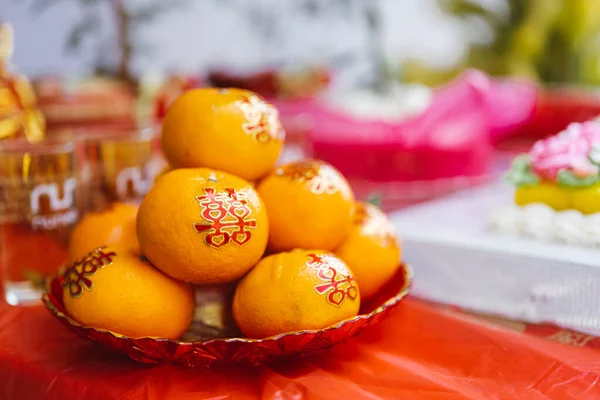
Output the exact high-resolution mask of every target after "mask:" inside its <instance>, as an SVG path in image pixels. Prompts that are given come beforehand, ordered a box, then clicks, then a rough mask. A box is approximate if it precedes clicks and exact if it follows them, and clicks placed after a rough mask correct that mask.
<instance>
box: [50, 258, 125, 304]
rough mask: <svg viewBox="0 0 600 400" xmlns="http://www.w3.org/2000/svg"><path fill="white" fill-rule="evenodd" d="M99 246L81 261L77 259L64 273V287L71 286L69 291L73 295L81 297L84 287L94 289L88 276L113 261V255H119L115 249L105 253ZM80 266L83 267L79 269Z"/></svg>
mask: <svg viewBox="0 0 600 400" xmlns="http://www.w3.org/2000/svg"><path fill="white" fill-rule="evenodd" d="M102 249H104V247H99V248H97V249H95V250H93V251H92V252H91V253H89V254H88V255H87V256H85V257H83V258H82V259H81V260H79V261H75V262H74V263H73V265H71V267H69V269H67V270H66V271H65V272H64V274H63V282H62V286H63V287H65V288H66V287H68V288H69V293H70V294H71V296H72V297H79V296H81V294H82V293H83V288H86V289H87V290H92V286H93V282H92V281H91V280H90V279H89V278H87V277H88V276H91V275H94V274H95V273H96V272H98V270H99V269H100V268H103V267H104V266H106V265H110V264H112V262H113V257H115V256H116V255H117V253H115V252H114V251H111V252H108V253H105V252H104V251H103V250H102ZM78 267H81V268H79V269H78Z"/></svg>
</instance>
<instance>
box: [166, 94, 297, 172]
mask: <svg viewBox="0 0 600 400" xmlns="http://www.w3.org/2000/svg"><path fill="white" fill-rule="evenodd" d="M284 137H285V134H284V131H283V128H282V127H281V123H280V121H279V114H278V112H277V109H276V108H275V107H273V106H272V105H271V104H269V103H267V102H266V101H265V100H264V99H263V98H261V97H260V96H259V95H257V94H256V93H254V92H251V91H248V90H241V89H216V88H202V89H194V90H190V91H188V92H185V93H184V94H183V95H181V96H180V97H179V98H178V99H177V100H176V101H175V102H174V103H173V104H172V105H171V106H170V107H169V110H168V111H167V115H166V117H165V120H164V123H163V128H162V136H161V141H162V149H163V152H164V154H165V156H166V158H167V159H168V160H169V164H170V165H171V166H173V167H174V168H185V167H207V168H215V169H218V170H221V171H225V172H229V173H231V174H234V175H237V176H239V177H242V178H244V179H246V180H250V181H251V180H254V179H258V178H260V177H262V176H263V175H265V174H266V173H267V172H269V170H270V169H271V168H273V166H274V165H275V162H276V161H277V158H278V157H279V153H280V152H281V149H282V148H283V142H284Z"/></svg>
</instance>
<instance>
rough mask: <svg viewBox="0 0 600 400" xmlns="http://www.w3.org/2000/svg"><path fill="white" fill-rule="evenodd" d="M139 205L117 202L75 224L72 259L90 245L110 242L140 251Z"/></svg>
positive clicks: (70, 250) (81, 255) (70, 259)
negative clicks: (136, 219)
mask: <svg viewBox="0 0 600 400" xmlns="http://www.w3.org/2000/svg"><path fill="white" fill-rule="evenodd" d="M137 209H138V208H137V206H135V205H133V204H126V203H113V204H111V206H110V207H109V208H107V209H106V210H104V211H100V212H93V213H89V214H87V215H86V216H84V217H83V219H82V220H81V221H80V222H79V223H78V224H77V225H76V226H75V228H74V229H73V232H71V237H70V239H69V262H73V261H75V260H77V259H79V258H81V257H83V256H85V255H86V254H87V253H89V251H90V249H94V248H96V247H100V246H104V245H107V244H118V245H120V246H121V247H125V248H127V249H128V250H129V251H131V252H132V253H134V254H138V255H139V254H140V245H139V243H138V240H137V235H136V229H135V218H136V215H137Z"/></svg>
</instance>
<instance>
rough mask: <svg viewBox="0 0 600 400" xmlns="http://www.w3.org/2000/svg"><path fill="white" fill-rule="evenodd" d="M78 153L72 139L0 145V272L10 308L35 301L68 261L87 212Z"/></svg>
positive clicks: (83, 171) (81, 156) (83, 170)
mask: <svg viewBox="0 0 600 400" xmlns="http://www.w3.org/2000/svg"><path fill="white" fill-rule="evenodd" d="M81 150H82V148H80V146H79V144H78V142H76V141H74V140H72V138H70V137H69V138H67V137H60V138H53V139H45V140H43V141H42V142H41V143H37V144H32V143H29V142H27V141H26V140H24V139H23V140H22V139H12V140H5V141H1V142H0V264H1V268H0V270H1V271H2V282H3V287H4V294H5V298H6V301H7V302H8V303H9V304H12V305H26V304H28V303H31V302H36V303H37V302H39V299H40V297H41V293H42V291H43V289H44V284H45V281H46V278H47V277H48V276H50V275H52V274H55V273H56V272H57V271H58V269H59V268H60V267H61V266H62V265H63V264H64V263H65V261H66V258H67V245H68V239H69V234H70V232H71V230H72V228H73V227H74V225H75V224H76V223H77V221H78V220H79V218H80V217H81V215H82V214H83V212H84V211H85V210H84V204H83V202H82V193H84V192H85V191H86V188H85V185H86V177H85V175H86V171H88V169H87V164H86V163H85V159H84V155H85V154H84V152H83V151H81ZM88 175H89V173H88Z"/></svg>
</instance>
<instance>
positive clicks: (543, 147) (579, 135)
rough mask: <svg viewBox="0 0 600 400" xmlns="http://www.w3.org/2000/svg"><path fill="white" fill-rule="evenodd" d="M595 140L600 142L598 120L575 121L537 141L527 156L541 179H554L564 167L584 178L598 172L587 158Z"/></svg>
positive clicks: (599, 124)
mask: <svg viewBox="0 0 600 400" xmlns="http://www.w3.org/2000/svg"><path fill="white" fill-rule="evenodd" d="M594 144H598V145H600V123H598V122H595V121H590V122H585V123H574V124H571V125H569V126H568V127H567V129H565V130H564V131H563V132H561V133H559V134H558V135H555V136H552V137H549V138H547V139H544V140H539V141H537V142H536V143H535V144H534V145H533V147H532V148H531V150H530V151H529V160H530V161H531V166H532V168H533V171H534V172H535V173H536V174H537V175H539V176H540V177H541V178H542V179H546V180H556V178H557V175H558V173H559V172H560V171H563V170H569V171H572V172H573V173H574V174H575V175H576V176H578V177H581V178H585V177H587V176H591V175H595V174H598V172H599V170H598V166H597V165H594V164H592V162H591V161H590V159H589V155H590V152H591V151H592V147H593V145H594Z"/></svg>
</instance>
